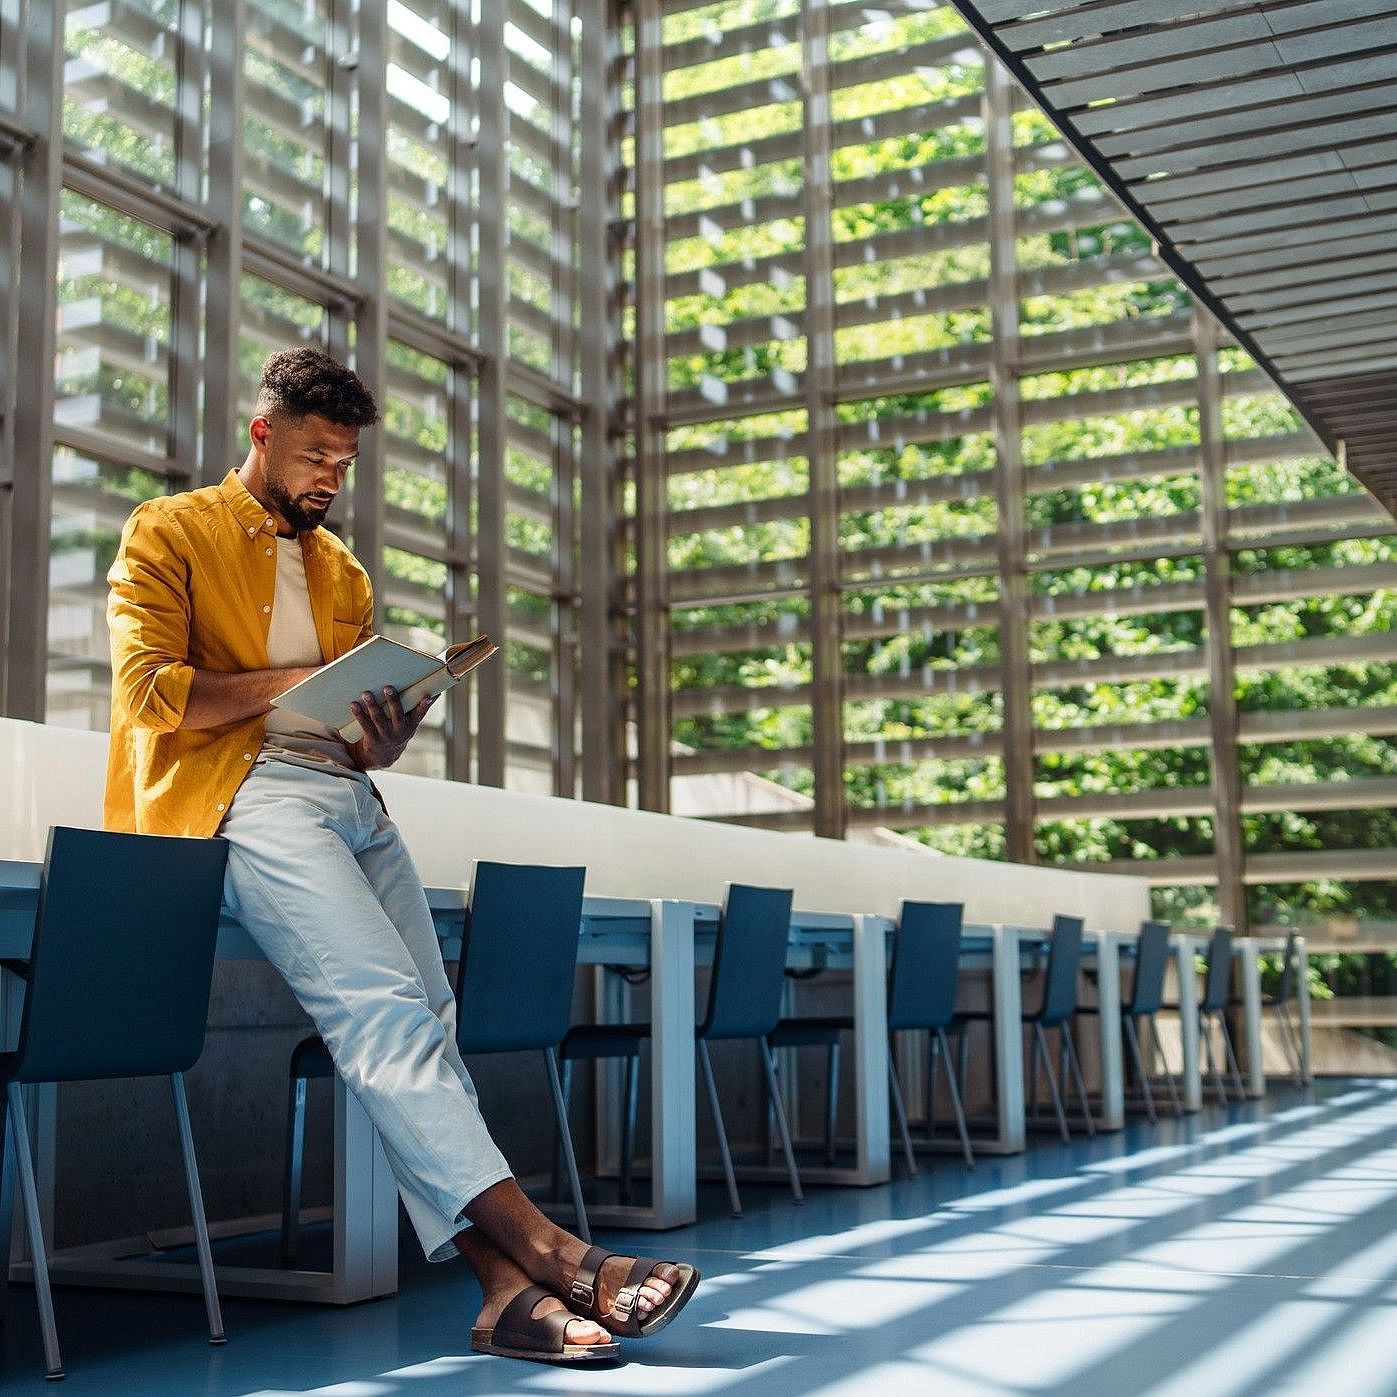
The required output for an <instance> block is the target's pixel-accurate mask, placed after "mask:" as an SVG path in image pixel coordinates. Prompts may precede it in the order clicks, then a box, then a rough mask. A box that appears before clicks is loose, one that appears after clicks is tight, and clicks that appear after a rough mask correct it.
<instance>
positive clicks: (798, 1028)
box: [767, 1014, 854, 1048]
mask: <svg viewBox="0 0 1397 1397" xmlns="http://www.w3.org/2000/svg"><path fill="white" fill-rule="evenodd" d="M853 1027H854V1020H853V1018H852V1016H851V1015H849V1014H826V1015H811V1016H809V1017H807V1018H799V1019H782V1020H781V1022H780V1023H779V1024H777V1025H776V1027H775V1028H774V1029H773V1030H772V1031H771V1032H770V1033H769V1034H767V1042H768V1043H770V1044H771V1046H772V1047H773V1048H808V1047H818V1046H821V1045H823V1046H825V1047H829V1046H831V1045H833V1044H836V1043H838V1042H839V1035H840V1034H841V1033H850V1032H852V1031H853Z"/></svg>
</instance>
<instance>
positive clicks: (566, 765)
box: [549, 0, 577, 796]
mask: <svg viewBox="0 0 1397 1397" xmlns="http://www.w3.org/2000/svg"><path fill="white" fill-rule="evenodd" d="M552 31H553V71H552V83H551V91H552V93H553V110H552V112H551V114H550V115H551V117H552V120H551V122H550V127H551V131H552V145H553V162H552V165H553V168H552V185H553V189H552V194H553V230H552V240H551V242H552V246H551V249H550V256H551V258H552V262H553V282H552V294H551V296H550V304H549V310H550V319H551V321H552V338H553V346H552V359H553V364H552V372H553V381H554V383H556V384H558V385H559V386H561V387H564V388H566V389H567V391H568V392H570V393H571V392H573V391H574V389H575V386H576V385H575V383H574V372H575V368H576V362H577V354H576V350H577V334H576V331H575V329H574V324H573V315H574V307H575V305H576V300H577V285H576V271H575V267H574V263H575V258H576V251H575V249H576V246H577V200H576V198H575V194H574V185H575V182H576V181H575V178H574V174H573V155H572V133H573V130H574V123H573V114H572V83H573V63H572V3H571V0H553V16H552ZM551 422H552V426H551V431H550V435H551V437H552V440H553V472H552V474H553V483H552V490H553V601H552V604H551V605H550V607H549V614H550V616H551V618H552V623H553V624H552V631H553V664H552V683H551V686H550V687H551V690H552V692H551V694H550V698H551V700H552V715H551V716H552V728H553V731H552V749H553V751H552V766H553V794H554V795H560V796H575V795H576V794H577V595H576V593H577V559H576V538H575V533H576V527H577V519H576V510H575V507H574V491H575V483H576V479H577V423H576V420H575V418H574V417H573V416H572V415H571V414H569V415H568V416H566V417H565V416H563V415H562V414H561V413H560V412H558V411H556V410H555V411H554V412H553V413H552V414H551Z"/></svg>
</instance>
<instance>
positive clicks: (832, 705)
mask: <svg viewBox="0 0 1397 1397" xmlns="http://www.w3.org/2000/svg"><path fill="white" fill-rule="evenodd" d="M801 71H802V78H803V83H804V94H803V95H804V98H805V113H804V142H805V184H804V191H803V192H804V215H805V345H806V351H805V354H806V357H805V411H806V428H805V430H806V443H807V445H806V461H807V465H808V469H809V481H810V483H809V506H808V508H809V511H810V634H811V653H812V664H813V677H814V699H813V728H814V746H815V762H814V766H815V833H816V834H821V835H827V836H829V837H830V838H834V839H842V838H843V837H844V832H845V824H846V818H845V810H846V806H845V801H844V703H843V690H844V657H843V648H842V646H841V644H840V640H841V625H840V619H841V607H840V592H839V466H838V459H837V455H836V451H835V442H836V437H835V426H836V423H835V412H834V398H835V386H836V385H835V362H834V328H835V314H834V241H833V234H832V231H831V228H830V214H831V210H832V207H833V203H834V188H833V183H832V178H831V173H830V119H831V118H830V96H829V7H828V4H827V0H806V4H805V8H804V13H803V19H802V30H801ZM880 1089H881V1088H880Z"/></svg>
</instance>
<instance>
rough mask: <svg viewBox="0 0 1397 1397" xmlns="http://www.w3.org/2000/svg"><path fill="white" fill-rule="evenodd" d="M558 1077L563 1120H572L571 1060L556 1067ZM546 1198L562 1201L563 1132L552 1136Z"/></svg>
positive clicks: (567, 1059)
mask: <svg viewBox="0 0 1397 1397" xmlns="http://www.w3.org/2000/svg"><path fill="white" fill-rule="evenodd" d="M558 1076H559V1080H560V1084H561V1086H562V1090H563V1119H564V1120H571V1119H572V1059H571V1058H570V1057H565V1058H564V1059H563V1060H562V1062H561V1063H560V1064H559V1067H558ZM548 1196H549V1197H550V1198H551V1199H552V1200H553V1201H554V1202H555V1203H561V1202H562V1201H563V1132H562V1130H561V1129H559V1130H556V1131H554V1134H553V1172H552V1177H551V1178H550V1179H549V1182H548Z"/></svg>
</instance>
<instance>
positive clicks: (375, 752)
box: [349, 688, 436, 771]
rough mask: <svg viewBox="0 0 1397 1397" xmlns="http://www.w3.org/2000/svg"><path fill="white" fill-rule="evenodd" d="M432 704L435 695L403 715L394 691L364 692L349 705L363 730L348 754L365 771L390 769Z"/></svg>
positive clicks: (389, 689) (388, 689) (366, 690)
mask: <svg viewBox="0 0 1397 1397" xmlns="http://www.w3.org/2000/svg"><path fill="white" fill-rule="evenodd" d="M435 702H436V697H435V696H433V697H432V698H425V699H423V700H422V702H421V703H419V704H418V705H417V707H416V708H414V709H413V710H412V712H411V713H404V712H403V705H402V701H401V700H400V699H399V698H398V691H397V690H396V689H393V688H387V689H384V690H383V693H382V695H381V696H379V695H375V694H374V693H373V692H372V691H371V690H369V689H365V690H364V692H363V693H362V694H360V695H359V698H358V700H357V701H356V702H354V703H351V704H350V705H349V708H350V711H351V712H352V713H353V714H354V716H355V718H356V719H358V722H359V726H360V727H361V728H362V729H363V730H364V735H363V736H362V737H361V738H360V739H359V741H358V742H356V743H354V745H353V746H352V747H350V749H349V752H350V755H351V756H352V757H353V758H354V760H355V761H356V762H358V764H359V765H360V766H361V767H362V768H363V769H364V770H365V771H373V770H376V769H377V768H379V767H385V766H392V765H393V763H394V762H395V761H397V760H398V758H399V757H401V756H402V754H403V749H404V748H405V747H406V746H407V744H408V742H409V740H410V739H411V737H412V735H413V733H415V732H416V731H417V725H418V724H419V723H420V722H421V721H422V720H423V718H425V717H426V716H427V711H428V709H430V708H431V706H432V705H433V704H434V703H435Z"/></svg>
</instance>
